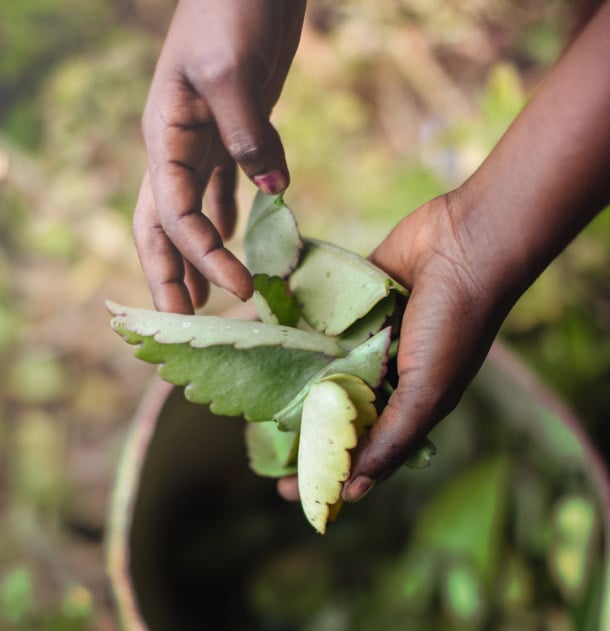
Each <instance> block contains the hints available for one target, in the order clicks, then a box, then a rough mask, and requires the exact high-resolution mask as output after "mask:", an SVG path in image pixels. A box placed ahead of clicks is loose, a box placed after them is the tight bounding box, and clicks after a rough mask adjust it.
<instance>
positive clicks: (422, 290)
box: [343, 274, 497, 501]
mask: <svg viewBox="0 0 610 631" xmlns="http://www.w3.org/2000/svg"><path fill="white" fill-rule="evenodd" d="M454 280H455V279H454ZM469 302H470V301H469V300H468V299H467V297H466V294H465V293H464V292H462V291H461V290H457V291H456V292H454V293H452V292H451V291H450V290H449V289H448V288H447V286H443V281H442V280H441V275H439V276H436V275H435V274H432V275H431V276H430V277H428V278H426V279H425V280H424V282H423V283H422V285H420V286H417V287H415V288H414V290H413V292H412V294H411V296H410V298H409V302H408V303H407V308H406V310H405V314H404V317H403V323H402V333H401V339H400V345H399V350H398V374H399V382H398V386H397V388H396V390H395V392H394V393H393V395H392V396H391V397H390V400H389V402H388V405H387V406H386V408H385V409H384V410H383V412H382V414H381V415H380V417H379V419H378V420H377V422H376V423H375V425H374V426H373V428H372V429H371V431H370V433H369V435H368V436H367V438H366V439H365V440H363V441H362V444H361V445H360V446H359V448H358V449H357V451H356V453H355V454H354V459H353V465H352V468H351V474H350V479H349V480H348V481H347V482H346V484H345V485H344V488H343V498H344V499H345V500H347V501H357V500H359V499H361V497H363V496H364V494H365V493H366V492H368V490H369V489H370V488H371V486H372V485H373V484H374V483H375V482H376V481H378V480H381V479H383V478H385V477H387V476H388V475H389V474H390V473H392V472H393V471H394V470H395V469H396V468H398V467H399V466H400V465H401V464H402V463H403V462H404V461H405V460H406V458H407V457H408V456H409V455H410V453H411V451H412V450H413V448H414V447H415V445H416V444H417V442H418V441H419V440H420V439H421V438H423V437H425V436H426V435H427V434H428V432H429V431H430V430H431V429H432V428H433V427H434V425H435V424H436V423H438V422H439V421H440V420H441V419H442V418H443V417H444V416H446V415H447V414H448V413H449V412H450V411H451V410H452V409H453V408H454V407H455V405H456V404H457V402H458V401H459V398H460V396H461V395H462V393H463V391H464V389H465V388H466V386H467V385H468V383H469V382H470V380H471V378H472V376H473V375H474V374H475V372H476V370H477V369H478V368H479V367H480V365H481V363H482V361H483V359H484V357H485V355H486V353H487V351H488V350H489V347H490V345H491V341H492V340H493V337H494V335H495V331H497V329H496V328H495V327H493V326H492V327H489V326H487V327H484V326H483V322H484V321H485V318H486V316H485V314H484V313H483V312H481V311H479V310H478V309H477V306H476V305H475V304H474V303H471V305H470V306H469Z"/></svg>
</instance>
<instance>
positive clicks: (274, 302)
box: [254, 274, 301, 327]
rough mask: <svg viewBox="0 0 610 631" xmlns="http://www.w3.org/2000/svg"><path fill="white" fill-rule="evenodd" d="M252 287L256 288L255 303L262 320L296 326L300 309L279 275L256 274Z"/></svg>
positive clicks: (299, 316)
mask: <svg viewBox="0 0 610 631" xmlns="http://www.w3.org/2000/svg"><path fill="white" fill-rule="evenodd" d="M254 289H255V290H256V293H255V294H254V298H255V305H256V308H257V311H258V314H259V317H260V319H261V320H262V321H263V322H266V321H268V322H269V323H270V324H283V325H284V326H291V327H296V326H297V324H298V323H299V320H300V318H301V310H300V309H299V305H298V304H297V301H296V300H295V298H294V296H292V295H291V294H290V292H289V291H288V286H287V285H286V281H284V280H282V279H281V278H280V277H279V276H269V275H267V274H256V275H255V276H254ZM269 314H270V315H269Z"/></svg>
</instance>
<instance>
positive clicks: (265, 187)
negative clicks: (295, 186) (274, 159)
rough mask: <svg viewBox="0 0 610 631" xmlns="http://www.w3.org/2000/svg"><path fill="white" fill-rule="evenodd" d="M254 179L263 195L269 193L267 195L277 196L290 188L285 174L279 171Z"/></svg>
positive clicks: (256, 176) (257, 176)
mask: <svg viewBox="0 0 610 631" xmlns="http://www.w3.org/2000/svg"><path fill="white" fill-rule="evenodd" d="M252 179H253V180H254V183H255V184H256V186H258V188H260V189H261V191H263V193H267V195H277V194H278V193H281V192H282V191H283V190H284V189H285V188H286V186H288V182H286V178H285V177H284V174H283V173H282V172H281V171H277V170H275V171H270V172H269V173H264V174H263V175H255V176H254V177H253V178H252Z"/></svg>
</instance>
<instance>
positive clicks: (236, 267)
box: [205, 247, 254, 301]
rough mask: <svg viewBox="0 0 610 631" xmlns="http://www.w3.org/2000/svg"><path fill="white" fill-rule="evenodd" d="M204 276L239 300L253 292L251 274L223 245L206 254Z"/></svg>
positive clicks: (247, 297)
mask: <svg viewBox="0 0 610 631" xmlns="http://www.w3.org/2000/svg"><path fill="white" fill-rule="evenodd" d="M205 276H206V277H207V278H208V279H209V280H210V281H211V282H212V283H214V284H215V285H216V286H217V287H221V288H222V289H225V290H226V291H228V292H230V293H232V294H233V295H235V296H236V297H237V298H239V299H240V300H243V301H246V300H248V299H249V298H251V297H252V294H253V293H254V281H253V280H252V275H251V274H250V272H249V271H248V269H247V268H246V267H245V266H244V265H243V264H242V263H241V262H240V261H239V260H238V259H237V258H236V257H235V256H234V255H233V254H231V252H229V250H227V249H226V248H225V247H219V248H216V249H215V250H212V251H211V252H209V253H208V254H207V255H206V257H205Z"/></svg>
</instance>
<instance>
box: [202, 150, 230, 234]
mask: <svg viewBox="0 0 610 631" xmlns="http://www.w3.org/2000/svg"><path fill="white" fill-rule="evenodd" d="M236 179H237V171H236V167H235V162H233V161H232V160H230V161H229V160H227V161H225V162H223V163H222V164H220V165H218V166H217V167H216V168H215V169H214V171H212V175H211V177H210V181H209V182H208V186H207V188H206V191H205V208H206V212H207V215H208V216H209V217H210V219H211V221H212V223H213V224H214V225H215V226H216V229H217V230H218V232H219V233H220V236H221V237H222V238H223V239H228V238H229V237H231V235H232V234H233V230H234V229H235V222H236V220H237V206H236V204H235V184H236Z"/></svg>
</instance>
